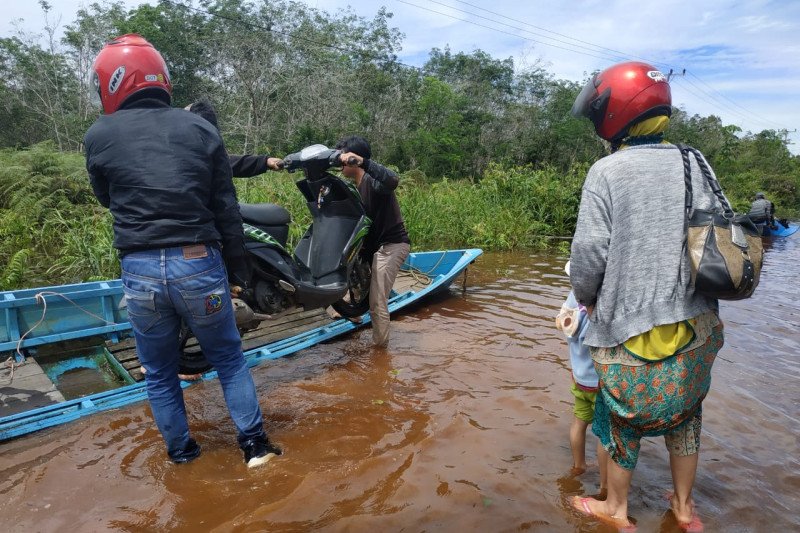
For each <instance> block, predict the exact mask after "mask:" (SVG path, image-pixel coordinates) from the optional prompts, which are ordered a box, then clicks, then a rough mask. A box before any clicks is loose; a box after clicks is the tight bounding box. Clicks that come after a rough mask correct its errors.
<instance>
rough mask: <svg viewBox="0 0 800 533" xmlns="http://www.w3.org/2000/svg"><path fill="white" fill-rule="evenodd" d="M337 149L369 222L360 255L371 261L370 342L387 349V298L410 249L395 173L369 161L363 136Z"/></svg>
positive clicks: (369, 149)
mask: <svg viewBox="0 0 800 533" xmlns="http://www.w3.org/2000/svg"><path fill="white" fill-rule="evenodd" d="M336 149H337V150H341V151H342V154H341V156H340V157H341V161H342V164H343V165H344V166H343V167H342V174H344V175H345V176H346V177H348V178H350V179H352V180H353V181H354V182H355V184H356V187H358V192H359V193H360V194H361V198H362V201H363V202H364V208H365V210H366V212H367V216H369V217H370V219H372V226H371V227H370V230H369V233H368V234H367V237H366V239H365V242H364V248H363V249H362V254H364V255H365V256H366V257H368V258H371V261H372V279H371V281H370V291H369V311H370V318H371V319H372V340H373V342H374V343H375V345H376V346H386V345H387V344H388V342H389V303H388V302H389V295H390V294H391V291H392V285H394V280H395V278H396V277H397V273H398V272H399V271H400V267H401V266H403V263H404V262H405V260H406V258H407V257H408V254H409V252H410V250H411V244H410V242H411V241H410V240H409V238H408V232H407V231H406V227H405V223H404V222H403V215H402V214H401V213H400V204H399V203H398V202H397V196H396V195H395V192H394V191H395V189H396V188H397V184H398V181H399V180H398V177H397V174H395V173H394V172H392V171H391V170H389V169H387V168H386V167H384V166H383V165H381V164H379V163H376V162H375V161H372V159H371V157H372V149H371V148H370V145H369V142H367V140H366V139H364V138H363V137H359V136H355V135H354V136H351V137H346V138H344V139H342V140H341V141H339V142H338V143H337V144H336Z"/></svg>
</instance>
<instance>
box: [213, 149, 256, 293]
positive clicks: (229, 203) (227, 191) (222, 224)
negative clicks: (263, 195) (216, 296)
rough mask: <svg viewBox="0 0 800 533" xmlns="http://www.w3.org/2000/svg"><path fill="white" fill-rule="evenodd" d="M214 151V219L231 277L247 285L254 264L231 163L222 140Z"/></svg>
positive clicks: (243, 285) (234, 281) (236, 281)
mask: <svg viewBox="0 0 800 533" xmlns="http://www.w3.org/2000/svg"><path fill="white" fill-rule="evenodd" d="M217 142H218V146H217V147H216V148H215V149H214V151H213V152H212V158H213V172H214V174H213V176H212V181H211V183H212V185H211V210H212V212H213V213H214V223H215V225H216V227H217V231H219V233H220V235H221V236H222V255H223V257H224V258H225V266H226V268H227V270H228V278H229V279H230V280H231V283H233V284H234V285H239V286H241V287H246V286H247V284H248V282H249V280H250V268H249V264H248V262H247V257H246V252H245V248H244V232H243V230H242V215H241V214H240V213H239V201H238V200H237V198H236V189H235V188H234V186H233V179H232V175H231V164H230V161H229V159H228V153H227V152H226V151H225V146H224V145H223V144H222V140H221V139H220V138H219V137H217Z"/></svg>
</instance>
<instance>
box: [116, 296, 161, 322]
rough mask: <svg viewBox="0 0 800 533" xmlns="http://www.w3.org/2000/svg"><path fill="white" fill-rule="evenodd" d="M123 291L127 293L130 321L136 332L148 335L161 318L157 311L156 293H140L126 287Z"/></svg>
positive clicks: (126, 300) (126, 299)
mask: <svg viewBox="0 0 800 533" xmlns="http://www.w3.org/2000/svg"><path fill="white" fill-rule="evenodd" d="M122 291H123V292H124V293H125V302H126V305H127V307H128V321H130V323H131V326H132V327H133V329H134V330H136V331H137V332H139V333H146V332H147V330H149V329H150V328H152V327H153V326H154V325H155V323H156V322H158V319H159V318H161V313H159V312H158V309H156V293H155V292H153V291H138V290H136V289H131V288H130V287H126V286H124V285H123V286H122Z"/></svg>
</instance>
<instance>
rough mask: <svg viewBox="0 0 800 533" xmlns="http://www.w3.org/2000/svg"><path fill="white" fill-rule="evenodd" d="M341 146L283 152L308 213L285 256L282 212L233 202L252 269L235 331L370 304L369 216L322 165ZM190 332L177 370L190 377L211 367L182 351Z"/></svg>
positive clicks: (333, 161) (357, 312) (195, 353)
mask: <svg viewBox="0 0 800 533" xmlns="http://www.w3.org/2000/svg"><path fill="white" fill-rule="evenodd" d="M340 157H341V151H340V150H332V149H329V148H327V147H326V146H324V145H321V144H315V145H312V146H308V147H306V148H304V149H303V150H301V151H300V152H297V153H294V154H291V155H288V156H286V157H285V158H284V160H283V168H285V169H286V170H288V171H289V172H295V171H297V170H302V171H303V173H304V175H305V177H304V179H301V180H299V181H298V182H297V188H298V189H299V190H300V192H301V193H302V194H303V196H304V197H305V199H306V203H307V205H308V209H309V211H310V212H311V217H312V222H311V225H310V226H309V227H308V229H307V230H306V232H305V234H304V235H303V237H302V238H301V239H300V241H299V243H298V244H297V246H296V247H295V249H294V253H290V252H289V251H288V250H287V249H286V243H287V239H288V237H289V223H290V222H291V217H290V215H289V212H288V211H287V210H286V209H284V208H283V207H281V206H278V205H275V204H240V205H239V211H240V213H241V215H242V220H243V222H244V224H243V227H244V234H245V248H246V249H247V258H248V260H249V261H250V266H251V267H252V272H253V278H252V280H251V282H250V288H249V289H247V290H245V291H243V292H242V293H240V295H239V296H238V298H234V310H235V313H236V323H237V326H238V327H239V329H240V331H247V330H250V329H254V328H256V327H258V325H259V323H260V322H262V321H263V320H269V319H272V318H275V317H276V315H280V314H281V313H283V312H285V311H288V310H291V309H293V308H295V307H298V306H299V307H303V308H304V309H306V310H308V309H316V308H321V307H327V306H329V305H330V306H332V307H333V308H334V309H335V310H336V311H337V312H338V313H339V314H340V315H342V316H344V317H357V316H361V315H362V314H364V313H365V312H366V311H367V310H368V309H369V286H370V277H371V266H370V261H369V259H368V258H365V257H363V256H362V254H361V253H360V251H361V246H362V244H363V242H364V237H366V235H367V232H368V231H369V228H370V225H371V223H372V221H371V220H370V219H369V217H367V216H366V213H365V211H364V205H363V204H362V202H361V195H360V194H359V193H358V190H357V189H356V188H355V186H354V185H353V184H352V183H350V182H348V181H345V180H343V179H342V178H339V177H337V176H335V175H333V174H331V173H330V172H328V170H329V169H330V168H332V167H337V166H338V167H341V166H342V163H341V161H340ZM190 338H191V332H190V331H188V330H184V331H183V332H182V333H181V351H182V356H181V361H180V373H182V374H196V373H200V372H205V371H206V370H208V369H209V368H210V365H209V364H208V363H207V362H206V360H205V358H204V357H203V356H202V352H200V351H199V346H194V347H190V348H188V349H187V348H186V344H187V342H188V341H189V339H190Z"/></svg>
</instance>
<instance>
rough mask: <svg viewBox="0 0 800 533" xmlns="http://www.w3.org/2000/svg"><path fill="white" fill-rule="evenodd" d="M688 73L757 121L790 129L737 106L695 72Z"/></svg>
mask: <svg viewBox="0 0 800 533" xmlns="http://www.w3.org/2000/svg"><path fill="white" fill-rule="evenodd" d="M686 72H687V74H689V75H690V76H691V77H693V78H694V79H696V80H697V81H699V82H700V83H702V84H703V85H705V86H706V87H708V88H709V89H711V90H712V91H714V92H715V93H716V94H718V95H720V96H721V97H723V98H725V99H726V100H728V101H729V102H730V103H732V104H733V105H735V106H736V107H738V108H740V109H742V110H744V111H746V112H747V113H748V114H749V115H752V116H753V117H755V118H757V119H759V120H761V121H762V123H764V124H772V125H775V126H778V127H780V128H782V129H788V128H784V127H783V126H782V125H781V124H778V123H777V122H773V121H771V120H768V119H765V118H762V117H759V116H758V115H757V114H755V113H752V112H751V111H750V110H748V109H746V108H744V107H742V106H741V105H739V104H737V103H736V102H734V101H733V100H731V99H730V98H728V97H727V96H725V95H724V94H723V93H721V92H719V91H717V90H716V89H714V88H713V87H711V86H710V85H709V84H708V83H706V82H704V81H703V80H701V79H700V78H699V77H697V75H695V74H694V73H693V72H691V71H686Z"/></svg>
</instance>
